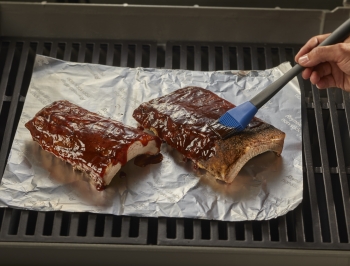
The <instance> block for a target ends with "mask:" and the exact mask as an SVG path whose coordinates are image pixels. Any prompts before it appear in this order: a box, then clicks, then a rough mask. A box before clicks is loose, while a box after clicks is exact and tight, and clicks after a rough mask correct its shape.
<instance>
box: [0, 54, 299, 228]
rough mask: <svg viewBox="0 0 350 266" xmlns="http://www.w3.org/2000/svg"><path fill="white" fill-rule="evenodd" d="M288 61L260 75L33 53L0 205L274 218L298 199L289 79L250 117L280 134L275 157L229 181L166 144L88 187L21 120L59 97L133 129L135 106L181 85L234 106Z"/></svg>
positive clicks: (294, 101)
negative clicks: (154, 157) (99, 186)
mask: <svg viewBox="0 0 350 266" xmlns="http://www.w3.org/2000/svg"><path fill="white" fill-rule="evenodd" d="M290 68H291V66H290V64H289V63H283V64H281V65H280V66H278V67H276V68H273V69H269V70H265V71H221V72H200V71H187V70H168V69H144V68H121V67H110V66H103V65H95V64H84V63H72V62H65V61H61V60H57V59H53V58H50V57H45V56H41V55H37V57H36V60H35V65H34V71H33V76H32V80H31V83H30V87H29V90H28V93H27V96H26V100H25V103H24V107H23V111H22V114H21V117H20V120H19V124H18V128H17V132H16V135H15V138H14V141H13V144H12V148H11V152H10V155H9V159H8V162H7V165H6V169H5V172H4V176H3V178H2V182H1V186H0V205H1V206H2V207H7V206H9V207H18V208H24V209H28V210H38V211H52V210H61V211H71V212H93V213H106V214H117V215H134V216H148V217H159V216H166V217H190V218H203V219H216V220H225V221H242V220H264V219H271V218H275V217H277V216H280V215H283V214H285V213H287V212H288V211H290V210H292V209H294V208H295V207H296V206H297V205H298V204H299V203H300V202H301V200H302V191H303V182H302V159H301V158H302V155H301V152H302V139H301V104H300V102H301V100H300V89H299V84H298V81H297V79H296V78H295V79H294V80H292V81H291V82H289V83H288V84H287V85H286V86H285V87H284V88H283V89H282V90H281V91H280V92H279V93H278V94H276V96H275V97H274V98H273V99H272V100H270V101H269V102H268V103H267V104H266V105H265V106H264V107H263V108H262V109H261V110H259V112H258V114H257V117H259V118H261V119H263V120H264V121H266V122H267V123H270V124H272V125H274V126H275V127H277V128H279V129H280V130H282V131H284V132H285V133H286V139H285V144H284V149H283V152H282V155H281V156H280V157H278V156H276V155H275V154H274V153H273V152H267V153H265V154H262V155H259V156H257V157H255V158H253V159H252V160H250V161H249V162H248V163H247V164H246V165H245V166H244V168H243V169H242V170H241V171H240V173H239V175H238V176H237V177H236V179H235V180H234V181H233V183H232V184H225V183H222V182H218V181H216V180H215V179H214V178H213V177H211V176H210V175H209V174H207V173H206V172H205V171H204V170H198V169H194V168H193V165H192V163H191V162H184V161H183V157H182V156H180V155H179V154H178V152H177V151H176V150H174V149H172V148H171V147H169V146H168V145H166V144H163V145H162V149H161V152H162V153H163V155H164V160H163V162H162V163H160V164H155V165H148V166H146V167H144V168H140V167H137V166H135V165H134V163H133V161H130V162H128V163H127V164H126V165H125V166H124V167H123V168H122V171H123V172H125V173H126V175H121V174H120V172H119V173H118V174H117V175H116V176H115V177H114V179H113V180H112V183H111V184H110V186H109V187H108V188H107V189H106V190H105V191H102V192H99V191H96V189H95V187H94V186H93V184H91V183H90V182H89V178H88V177H87V176H86V175H85V174H83V173H81V172H79V171H74V170H73V168H72V167H71V166H70V165H69V164H67V163H64V162H63V161H61V160H59V159H57V158H56V157H54V156H53V155H51V154H49V153H48V152H45V151H43V150H42V149H41V148H40V146H39V145H38V144H37V143H36V142H34V141H33V140H32V138H31V135H30V133H29V131H28V130H27V129H26V128H25V127H24V124H25V123H26V122H27V121H28V120H29V119H31V118H32V117H33V116H34V115H35V114H36V113H37V112H38V111H39V110H40V109H41V108H43V107H44V106H46V105H47V104H50V103H51V102H53V101H56V100H61V99H66V100H69V101H71V102H73V103H75V104H78V105H80V106H82V107H83V108H86V109H88V110H90V111H92V112H96V113H99V114H101V115H103V116H106V117H111V118H112V119H115V120H119V121H122V122H123V123H125V124H127V125H130V126H137V122H136V121H135V120H134V119H133V118H132V113H133V111H134V109H135V108H136V107H138V106H139V105H140V104H141V103H142V102H145V101H149V100H151V99H153V98H156V97H159V96H162V95H165V94H167V93H170V92H172V91H174V90H177V89H180V88H183V87H186V86H199V87H203V88H206V89H208V90H211V91H213V92H215V93H216V94H218V95H219V96H220V97H223V98H225V99H227V100H228V101H231V102H232V103H234V104H236V105H237V104H240V103H243V102H244V101H246V100H249V99H250V98H251V97H252V96H254V95H255V94H256V93H257V92H259V91H261V90H262V89H264V88H265V87H266V86H267V85H269V84H270V83H271V82H273V81H274V80H276V79H277V78H279V77H280V76H281V75H283V73H285V72H286V71H287V70H288V69H290Z"/></svg>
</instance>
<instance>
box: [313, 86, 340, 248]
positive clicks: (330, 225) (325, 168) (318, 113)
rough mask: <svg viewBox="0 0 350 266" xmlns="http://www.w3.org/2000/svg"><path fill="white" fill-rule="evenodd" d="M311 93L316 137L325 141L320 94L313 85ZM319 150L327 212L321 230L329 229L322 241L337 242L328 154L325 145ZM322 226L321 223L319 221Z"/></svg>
mask: <svg viewBox="0 0 350 266" xmlns="http://www.w3.org/2000/svg"><path fill="white" fill-rule="evenodd" d="M312 95H313V97H314V103H315V117H316V124H317V133H318V139H319V142H320V143H323V144H324V143H326V137H325V132H324V124H323V117H322V108H321V105H320V96H319V91H318V89H317V88H316V87H315V86H312ZM320 152H321V161H322V176H323V182H324V187H325V191H324V192H325V197H326V206H327V211H328V213H327V214H326V215H327V216H328V218H327V220H325V223H324V227H323V229H322V231H323V232H324V233H326V232H327V231H329V234H330V236H329V237H330V239H328V237H327V235H325V234H324V235H323V237H324V239H323V241H324V242H328V241H330V242H332V241H334V242H336V243H338V242H339V237H338V234H337V222H336V216H335V208H334V201H333V193H332V190H331V188H332V184H331V182H330V178H331V177H330V170H329V162H328V155H327V148H326V147H325V145H320ZM321 226H322V223H321Z"/></svg>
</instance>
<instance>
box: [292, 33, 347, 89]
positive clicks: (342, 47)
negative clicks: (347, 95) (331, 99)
mask: <svg viewBox="0 0 350 266" xmlns="http://www.w3.org/2000/svg"><path fill="white" fill-rule="evenodd" d="M328 36H329V34H324V35H318V36H315V37H313V38H311V39H310V40H309V41H308V42H307V43H306V44H305V45H304V46H303V47H302V48H301V49H300V51H299V52H298V53H297V55H296V56H295V61H296V62H298V63H299V65H301V66H303V67H305V70H304V71H303V73H302V77H303V78H304V79H310V81H311V83H312V84H315V85H316V87H317V88H319V89H325V88H329V87H339V88H341V89H343V90H345V91H348V92H350V37H348V38H347V39H346V40H345V41H344V42H342V43H338V44H334V45H329V46H319V47H316V46H317V45H318V44H320V43H321V42H323V41H324V40H325V39H326V38H327V37H328Z"/></svg>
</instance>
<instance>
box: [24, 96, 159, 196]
mask: <svg viewBox="0 0 350 266" xmlns="http://www.w3.org/2000/svg"><path fill="white" fill-rule="evenodd" d="M25 126H26V128H27V129H28V130H29V131H30V133H31V135H32V138H33V140H34V141H36V142H38V143H39V145H40V146H41V147H42V148H43V149H44V150H45V151H48V152H50V153H52V154H54V155H55V156H56V157H58V158H60V159H62V160H63V161H66V162H68V163H70V164H71V165H72V166H73V168H74V169H78V170H81V171H83V172H86V173H87V174H88V175H89V176H90V177H91V179H92V180H93V182H94V183H95V185H96V188H97V189H98V190H103V189H104V187H105V186H107V185H108V184H109V183H110V182H111V180H112V178H113V177H114V176H115V174H116V173H117V172H118V171H119V169H120V168H121V166H123V165H124V164H126V163H127V162H128V161H129V160H131V159H132V158H134V157H136V156H138V155H141V154H146V155H158V157H157V158H159V151H160V145H161V140H160V139H159V138H158V137H156V136H152V135H149V134H147V133H145V132H143V131H141V130H139V129H136V128H132V127H129V126H126V125H124V124H122V123H120V122H118V121H114V120H111V119H109V118H105V117H103V116H100V115H98V114H96V113H92V112H90V111H88V110H86V109H83V108H81V107H79V106H77V105H75V104H73V103H70V102H69V101H64V100H62V101H56V102H53V103H52V104H50V105H48V106H46V107H44V108H43V109H42V110H40V111H39V112H38V113H37V114H36V115H35V117H34V118H33V119H31V120H30V121H28V122H27V123H26V124H25Z"/></svg>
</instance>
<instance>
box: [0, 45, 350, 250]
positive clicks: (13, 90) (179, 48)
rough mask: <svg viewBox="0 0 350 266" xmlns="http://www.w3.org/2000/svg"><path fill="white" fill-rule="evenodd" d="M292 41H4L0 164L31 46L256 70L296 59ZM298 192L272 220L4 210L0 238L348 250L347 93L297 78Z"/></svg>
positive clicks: (25, 81) (140, 61)
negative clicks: (293, 203)
mask: <svg viewBox="0 0 350 266" xmlns="http://www.w3.org/2000/svg"><path fill="white" fill-rule="evenodd" d="M298 48H299V47H298V46H296V45H280V44H279V45H263V44H262V45H259V44H254V45H252V44H230V43H186V42H183V43H167V44H157V43H155V42H135V41H133V42H127V41H113V42H111V41H108V42H104V41H99V42H96V41H91V42H90V41H72V40H69V41H49V40H31V39H29V40H18V39H3V40H1V44H0V77H1V80H0V110H1V113H0V123H1V125H2V126H1V127H0V143H1V148H0V172H1V175H2V173H3V171H4V167H5V164H6V160H7V157H8V154H9V150H10V147H11V145H12V140H13V137H14V133H15V131H16V127H17V125H18V123H23V121H20V119H19V118H20V114H21V111H22V108H23V103H24V101H25V97H26V93H27V90H28V86H29V82H30V78H31V72H32V69H33V63H34V58H35V54H43V55H47V56H51V57H55V58H58V59H62V60H67V61H74V62H87V63H98V64H105V65H110V66H122V67H139V66H141V67H153V68H154V67H157V68H180V69H189V70H200V71H214V70H229V69H239V70H249V69H256V70H262V69H266V68H271V67H274V66H276V65H278V64H280V63H282V62H285V61H290V62H292V63H293V62H294V59H293V58H294V55H295V53H296V52H297V50H298ZM299 82H300V85H301V89H302V93H301V102H302V112H303V169H304V199H303V202H302V204H301V205H300V206H298V207H297V208H296V209H295V210H294V211H291V212H289V213H288V214H287V215H284V216H282V217H279V218H277V219H273V220H270V221H261V222H259V221H253V222H251V221H249V222H222V221H208V220H194V219H175V218H138V217H121V216H113V215H102V214H90V213H67V212H46V213H45V212H35V211H25V210H16V209H11V208H9V209H0V241H17V242H24V241H26V242H27V241H29V242H33V241H36V242H67V243H68V242H70V243H119V244H143V245H147V244H148V245H178V246H179V245H180V246H181V245H183V246H186V245H190V246H226V247H262V248H263V247H265V248H298V249H344V250H345V249H349V248H350V245H349V236H350V235H349V234H350V232H349V231H350V229H349V218H350V217H349V215H350V214H349V211H350V209H349V177H350V153H349V151H350V149H349V148H350V135H349V132H350V98H349V95H348V94H347V93H345V92H341V91H340V90H337V89H329V90H327V91H318V90H317V89H316V88H315V87H313V86H311V85H310V83H309V82H307V81H303V80H301V79H299Z"/></svg>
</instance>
